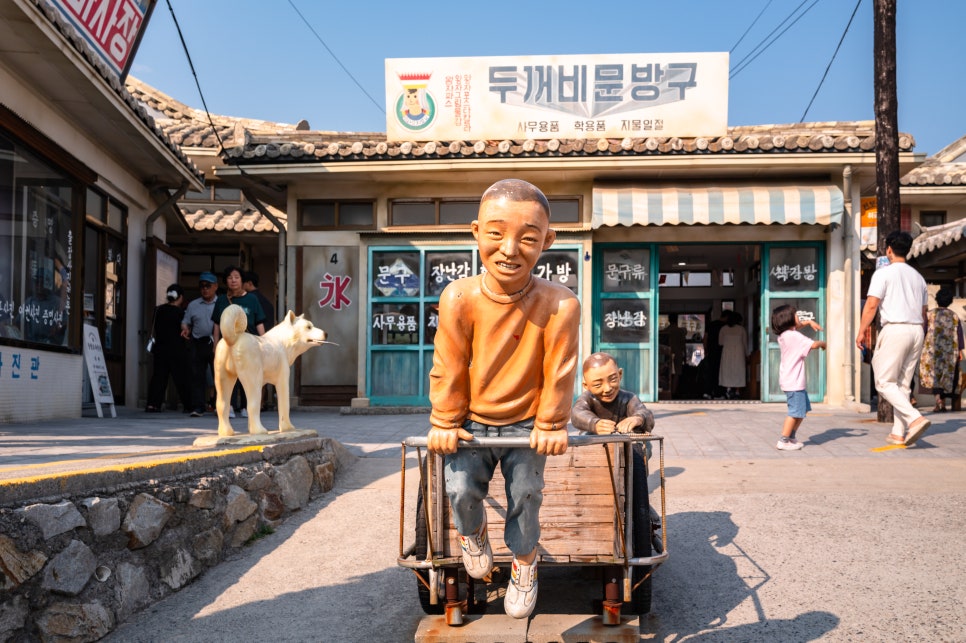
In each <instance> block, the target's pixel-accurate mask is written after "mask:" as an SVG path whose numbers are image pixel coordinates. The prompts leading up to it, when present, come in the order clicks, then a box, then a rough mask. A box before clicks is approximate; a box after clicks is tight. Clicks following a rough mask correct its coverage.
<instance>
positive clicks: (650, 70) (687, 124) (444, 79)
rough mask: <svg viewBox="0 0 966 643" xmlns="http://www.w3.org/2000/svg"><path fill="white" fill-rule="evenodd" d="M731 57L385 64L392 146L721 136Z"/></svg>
mask: <svg viewBox="0 0 966 643" xmlns="http://www.w3.org/2000/svg"><path fill="white" fill-rule="evenodd" d="M727 104H728V54H727V53H707V52H705V53H674V54H607V55H586V56H583V55H571V56H512V57H511V56H501V57H483V58H390V59H387V60H386V133H387V138H388V140H389V141H454V140H457V141H459V140H493V139H495V140H500V139H553V138H556V139H565V138H576V139H584V138H624V137H632V138H634V137H646V136H681V137H684V136H708V137H711V136H722V135H724V134H725V133H727V127H728V114H727Z"/></svg>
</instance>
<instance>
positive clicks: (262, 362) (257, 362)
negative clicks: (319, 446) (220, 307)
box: [215, 304, 329, 436]
mask: <svg viewBox="0 0 966 643" xmlns="http://www.w3.org/2000/svg"><path fill="white" fill-rule="evenodd" d="M247 327H248V317H247V316H246V315H245V311H244V310H242V308H241V306H236V305H235V304H232V305H230V306H228V307H227V308H225V310H224V312H222V314H221V323H220V330H221V340H220V341H219V342H218V345H217V346H215V392H216V394H217V401H216V405H217V411H218V435H219V436H231V435H235V432H234V431H233V430H232V428H231V424H230V423H229V422H228V405H229V404H230V402H231V392H232V389H233V388H234V386H235V382H236V381H237V380H241V383H242V387H243V388H244V389H245V395H246V396H247V397H248V407H247V409H248V432H249V433H251V434H258V433H268V429H266V428H265V427H264V426H263V425H262V421H261V399H262V386H263V385H265V384H274V385H275V388H276V389H277V391H278V430H279V431H280V432H285V431H294V430H295V427H294V426H292V422H291V421H290V420H289V374H290V372H291V366H292V363H293V362H294V361H295V358H296V357H298V356H299V355H301V354H302V353H304V352H305V351H307V350H308V349H310V348H312V347H313V346H321V345H322V344H326V343H329V342H326V341H325V338H326V334H325V331H324V330H322V329H321V328H316V327H315V326H313V325H312V322H310V321H309V320H307V319H306V318H305V315H299V316H298V317H296V316H295V313H293V312H292V311H291V310H290V311H288V314H287V315H286V316H285V319H283V320H282V321H281V322H279V323H278V324H277V325H276V326H275V327H274V328H272V329H271V330H270V331H268V332H267V333H265V334H264V335H262V336H258V335H252V334H251V333H247V332H245V329H246V328H247Z"/></svg>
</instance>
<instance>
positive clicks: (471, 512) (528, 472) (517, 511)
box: [443, 420, 547, 556]
mask: <svg viewBox="0 0 966 643" xmlns="http://www.w3.org/2000/svg"><path fill="white" fill-rule="evenodd" d="M463 428H464V429H466V430H467V431H469V432H470V433H472V434H473V435H474V436H475V437H480V438H487V437H489V438H495V437H526V438H529V437H530V431H531V430H532V429H533V420H526V421H524V422H521V423H519V424H510V425H507V426H487V425H485V424H480V423H478V422H472V421H469V420H467V421H466V422H465V423H464V424H463ZM546 461H547V456H545V455H537V452H536V451H535V450H534V449H531V448H529V447H526V448H502V449H495V448H493V449H491V448H486V449H482V448H481V449H467V448H461V449H459V450H457V452H456V453H454V454H450V455H447V456H444V459H443V462H444V470H445V481H446V495H448V496H449V503H450V506H451V507H452V509H453V522H454V524H455V525H456V531H458V532H459V533H460V534H462V535H464V536H466V535H469V534H473V533H476V531H478V530H479V528H480V526H481V525H482V524H483V515H484V506H483V501H484V500H485V499H486V497H487V495H488V493H489V488H490V480H491V479H492V478H493V471H494V470H495V469H496V465H497V463H498V462H499V463H500V470H501V471H502V473H503V478H504V480H505V481H506V498H507V507H506V528H505V530H504V533H503V539H504V541H505V542H506V546H507V547H508V548H509V549H510V551H511V552H513V554H514V555H515V556H525V555H527V554H529V553H530V552H531V551H533V549H534V548H535V547H536V546H537V543H538V542H539V540H540V505H541V504H542V503H543V470H544V465H545V464H546Z"/></svg>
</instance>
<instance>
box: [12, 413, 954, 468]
mask: <svg viewBox="0 0 966 643" xmlns="http://www.w3.org/2000/svg"><path fill="white" fill-rule="evenodd" d="M648 407H649V408H651V410H652V411H653V412H654V414H655V418H656V429H655V434H658V435H663V436H664V437H665V449H666V456H667V457H668V458H669V459H673V458H685V459H703V458H710V459H719V458H720V459H755V460H762V459H764V460H771V459H775V460H786V461H787V460H810V459H815V458H858V457H868V456H876V457H881V458H896V457H901V458H904V459H915V460H919V459H923V458H925V459H935V458H966V431H960V430H959V429H961V428H963V426H964V425H966V412H961V413H952V412H946V413H929V412H927V413H926V416H927V417H928V418H929V419H930V420H931V421H932V422H933V425H932V427H931V428H930V429H929V431H927V433H926V435H925V436H924V437H923V438H922V439H920V440H919V442H918V443H917V444H916V445H914V446H913V447H911V448H908V449H904V448H896V449H888V450H884V451H881V452H878V451H876V449H879V448H882V447H885V446H886V443H885V437H886V435H887V434H888V433H889V430H890V426H889V425H887V424H883V423H880V422H877V421H876V416H875V414H874V413H858V412H855V411H852V410H848V409H843V408H840V407H832V406H828V405H823V404H816V405H815V406H814V408H813V410H812V412H811V413H810V414H809V415H808V417H807V418H806V419H805V421H804V422H803V424H802V428H801V429H800V430H799V434H798V437H799V440H800V441H802V442H804V444H805V448H804V449H802V450H801V451H797V452H781V451H778V450H776V449H775V443H776V442H777V439H778V436H779V434H780V430H781V423H782V420H783V418H784V414H785V405H784V404H760V403H708V402H705V403H667V402H662V403H654V404H649V405H648ZM390 411H393V410H390ZM263 420H264V422H265V425H266V426H267V427H269V429H271V428H272V427H274V426H277V420H278V418H277V415H276V414H275V413H272V412H269V413H265V414H263ZM292 421H293V423H294V424H295V426H296V427H298V428H300V429H315V430H316V431H318V433H319V435H320V436H322V437H330V438H334V439H336V440H338V441H339V442H341V443H342V444H343V445H345V446H346V447H348V448H349V449H350V451H352V452H353V453H355V454H356V455H360V456H369V457H372V456H375V457H381V456H392V457H397V456H398V454H399V444H400V441H401V440H402V439H403V438H405V437H407V436H410V435H423V434H425V433H426V431H427V429H428V426H429V423H428V414H427V413H426V412H416V413H407V412H394V413H393V412H390V413H386V414H384V413H383V412H381V411H380V410H378V409H371V410H370V411H369V412H368V413H364V414H362V413H360V414H341V413H340V410H339V409H336V408H322V409H313V410H304V409H303V410H296V411H293V412H292ZM245 422H246V420H245V419H244V418H236V419H235V420H233V421H232V425H233V427H234V429H235V431H236V432H239V433H240V432H243V431H244V430H245ZM216 432H217V419H216V418H215V416H214V414H213V413H209V414H206V415H205V416H204V417H200V418H192V417H189V416H188V415H185V414H183V413H180V412H165V413H144V412H143V411H141V410H139V409H126V408H123V407H122V408H119V409H118V417H116V418H98V417H96V416H93V417H91V416H89V415H88V416H85V417H82V418H79V419H74V420H57V421H46V422H35V423H25V424H0V481H2V480H9V479H12V478H22V477H26V476H38V475H50V474H58V473H60V474H62V473H67V472H70V471H77V470H83V469H86V468H91V467H103V466H106V465H109V464H117V463H134V462H144V461H150V460H154V459H159V458H165V457H170V456H175V455H184V454H196V453H211V452H216V451H217V449H216V448H210V447H209V448H201V447H195V446H193V442H194V440H195V438H197V437H200V436H211V435H214V434H216Z"/></svg>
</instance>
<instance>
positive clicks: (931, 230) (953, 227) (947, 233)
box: [908, 219, 966, 259]
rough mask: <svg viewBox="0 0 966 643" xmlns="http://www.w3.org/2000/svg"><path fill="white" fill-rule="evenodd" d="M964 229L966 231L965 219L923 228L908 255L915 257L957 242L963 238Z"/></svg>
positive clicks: (911, 257)
mask: <svg viewBox="0 0 966 643" xmlns="http://www.w3.org/2000/svg"><path fill="white" fill-rule="evenodd" d="M964 231H966V220H963V219H959V220H957V221H950V222H949V223H944V224H943V225H937V226H930V227H928V228H922V232H921V233H920V234H919V236H917V237H916V238H915V239H913V241H912V248H910V249H909V255H908V257H909V258H910V259H915V258H916V257H918V256H921V255H924V254H926V253H929V252H932V251H933V250H938V249H939V248H942V247H944V246H948V245H951V244H953V243H956V242H957V241H959V240H960V239H962V238H963V232H964Z"/></svg>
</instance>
